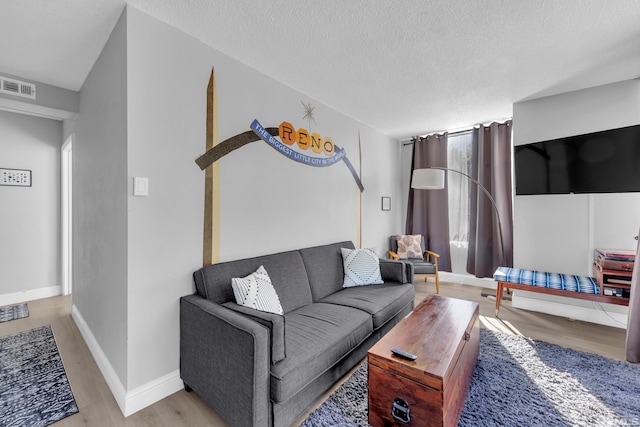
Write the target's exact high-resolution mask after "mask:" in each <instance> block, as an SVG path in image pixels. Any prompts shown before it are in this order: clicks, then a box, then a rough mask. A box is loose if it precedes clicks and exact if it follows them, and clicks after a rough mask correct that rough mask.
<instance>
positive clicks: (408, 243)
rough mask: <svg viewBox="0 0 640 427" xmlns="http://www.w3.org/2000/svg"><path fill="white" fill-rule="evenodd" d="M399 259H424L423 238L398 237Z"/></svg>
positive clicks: (416, 236) (417, 236)
mask: <svg viewBox="0 0 640 427" xmlns="http://www.w3.org/2000/svg"><path fill="white" fill-rule="evenodd" d="M396 241H397V242H398V258H399V259H422V258H423V254H422V236H421V235H419V234H417V235H397V236H396Z"/></svg>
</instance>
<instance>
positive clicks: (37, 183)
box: [0, 111, 62, 295]
mask: <svg viewBox="0 0 640 427" xmlns="http://www.w3.org/2000/svg"><path fill="white" fill-rule="evenodd" d="M61 145H62V123H61V122H59V121H55V120H49V119H43V118H39V117H32V116H27V115H23V114H17V113H10V112H6V111H0V168H9V169H29V170H31V174H32V186H31V187H12V186H0V295H3V294H12V293H17V292H28V291H38V290H41V289H43V288H53V287H57V288H59V287H60V285H61V270H60V244H61V243H60V146H61ZM58 292H59V290H58ZM48 293H49V294H53V293H54V291H50V292H48Z"/></svg>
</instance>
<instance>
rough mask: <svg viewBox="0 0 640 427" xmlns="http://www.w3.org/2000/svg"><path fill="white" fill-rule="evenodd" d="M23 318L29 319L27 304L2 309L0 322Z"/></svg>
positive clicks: (0, 309)
mask: <svg viewBox="0 0 640 427" xmlns="http://www.w3.org/2000/svg"><path fill="white" fill-rule="evenodd" d="M23 317H29V308H28V307H27V304H26V303H25V304H18V305H12V306H10V307H2V308H0V322H8V321H10V320H16V319H22V318H23Z"/></svg>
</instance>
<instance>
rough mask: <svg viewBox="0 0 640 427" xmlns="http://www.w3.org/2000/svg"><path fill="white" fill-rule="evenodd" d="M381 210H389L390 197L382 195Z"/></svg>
mask: <svg viewBox="0 0 640 427" xmlns="http://www.w3.org/2000/svg"><path fill="white" fill-rule="evenodd" d="M382 210H383V211H390V210H391V197H383V198H382Z"/></svg>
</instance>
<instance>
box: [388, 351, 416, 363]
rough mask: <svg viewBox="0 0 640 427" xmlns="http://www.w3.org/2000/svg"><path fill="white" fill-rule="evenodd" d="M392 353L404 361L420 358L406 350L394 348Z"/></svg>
mask: <svg viewBox="0 0 640 427" xmlns="http://www.w3.org/2000/svg"><path fill="white" fill-rule="evenodd" d="M391 352H392V353H393V354H395V355H396V356H400V357H402V358H404V359H408V360H416V359H417V358H418V356H416V355H415V354H413V353H409V352H407V351H404V350H400V349H399V348H392V349H391Z"/></svg>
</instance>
